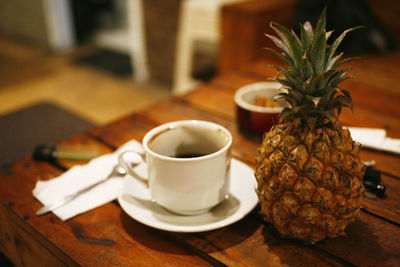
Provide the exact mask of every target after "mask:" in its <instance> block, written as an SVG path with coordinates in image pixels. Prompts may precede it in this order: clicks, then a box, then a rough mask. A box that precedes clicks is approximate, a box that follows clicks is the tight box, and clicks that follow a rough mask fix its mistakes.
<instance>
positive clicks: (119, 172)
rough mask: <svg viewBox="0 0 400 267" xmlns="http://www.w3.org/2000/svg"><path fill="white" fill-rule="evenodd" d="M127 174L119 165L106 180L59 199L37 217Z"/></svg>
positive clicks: (45, 207)
mask: <svg viewBox="0 0 400 267" xmlns="http://www.w3.org/2000/svg"><path fill="white" fill-rule="evenodd" d="M125 174H126V170H125V169H124V168H122V167H121V166H120V165H119V164H117V165H115V166H114V168H113V169H112V171H111V173H110V174H109V175H108V176H107V177H105V178H104V179H101V180H100V181H98V182H96V183H94V184H91V185H89V186H87V187H84V188H82V189H81V190H79V191H77V192H75V193H72V194H69V195H66V196H64V197H62V198H59V199H57V200H55V201H54V202H53V203H51V204H49V205H46V206H43V207H42V208H40V209H39V210H38V211H37V212H36V215H37V216H40V215H43V214H46V213H47V212H49V211H53V210H55V209H56V208H58V207H61V206H63V205H64V204H66V203H68V202H70V201H71V200H73V199H75V198H77V197H78V196H80V195H81V194H83V193H85V192H87V191H89V190H90V189H92V188H94V187H95V186H97V185H99V184H101V183H104V182H105V181H107V180H108V179H109V178H111V177H115V176H124V175H125Z"/></svg>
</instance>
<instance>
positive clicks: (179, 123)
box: [142, 120, 233, 162]
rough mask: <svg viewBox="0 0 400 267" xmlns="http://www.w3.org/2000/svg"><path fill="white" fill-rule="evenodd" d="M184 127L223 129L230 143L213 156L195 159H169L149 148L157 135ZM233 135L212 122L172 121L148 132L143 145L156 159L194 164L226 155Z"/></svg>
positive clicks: (208, 155)
mask: <svg viewBox="0 0 400 267" xmlns="http://www.w3.org/2000/svg"><path fill="white" fill-rule="evenodd" d="M182 125H208V126H212V127H213V129H221V130H222V131H223V132H224V133H225V134H226V135H227V137H228V142H227V143H226V144H225V145H224V146H223V147H222V148H221V149H219V150H218V151H215V152H214V153H211V154H207V155H204V156H200V157H193V158H173V157H168V156H164V155H161V154H159V153H156V152H154V151H153V150H151V149H150V148H149V146H148V142H149V140H151V139H152V138H153V137H154V136H155V135H157V134H159V133H162V132H163V131H165V130H168V129H173V128H176V127H180V126H182ZM232 140H233V137H232V134H231V133H230V131H229V130H228V129H226V128H225V127H224V126H222V125H219V124H217V123H214V122H210V121H204V120H179V121H172V122H167V123H164V124H161V125H159V126H157V127H155V128H153V129H151V130H150V131H149V132H147V133H146V134H145V136H144V138H143V141H142V145H143V148H144V150H145V151H146V152H147V153H150V154H151V155H153V156H154V157H157V158H160V159H164V160H168V161H176V162H188V161H189V162H194V161H201V160H205V159H210V158H213V157H216V156H218V155H220V154H223V153H225V152H226V151H227V150H228V149H230V147H231V146H232Z"/></svg>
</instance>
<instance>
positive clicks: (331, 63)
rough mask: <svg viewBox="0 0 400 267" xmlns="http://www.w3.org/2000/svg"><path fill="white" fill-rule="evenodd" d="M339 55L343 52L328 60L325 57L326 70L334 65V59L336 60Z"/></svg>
mask: <svg viewBox="0 0 400 267" xmlns="http://www.w3.org/2000/svg"><path fill="white" fill-rule="evenodd" d="M341 56H343V53H340V54H339V55H337V56H335V57H334V58H332V59H331V60H330V61H329V60H328V59H326V60H327V61H326V62H327V63H328V66H327V67H326V70H330V69H331V68H332V67H333V66H335V64H336V61H338V60H339V58H340V57H341Z"/></svg>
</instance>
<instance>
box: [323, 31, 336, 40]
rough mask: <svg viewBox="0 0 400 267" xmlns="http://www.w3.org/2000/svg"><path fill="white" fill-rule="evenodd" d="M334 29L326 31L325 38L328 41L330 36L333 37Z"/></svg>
mask: <svg viewBox="0 0 400 267" xmlns="http://www.w3.org/2000/svg"><path fill="white" fill-rule="evenodd" d="M333 32H334V31H329V32H326V33H325V39H326V40H327V41H328V39H329V37H331V35H332V33H333Z"/></svg>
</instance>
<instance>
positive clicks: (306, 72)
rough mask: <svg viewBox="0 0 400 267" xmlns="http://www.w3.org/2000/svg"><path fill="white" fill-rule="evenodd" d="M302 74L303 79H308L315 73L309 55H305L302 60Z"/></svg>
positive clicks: (300, 67)
mask: <svg viewBox="0 0 400 267" xmlns="http://www.w3.org/2000/svg"><path fill="white" fill-rule="evenodd" d="M299 69H300V76H301V78H302V79H303V80H308V79H309V78H310V77H312V76H313V75H314V70H313V68H312V65H311V62H310V61H309V60H308V58H307V57H303V58H302V59H301V61H300V66H299Z"/></svg>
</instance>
